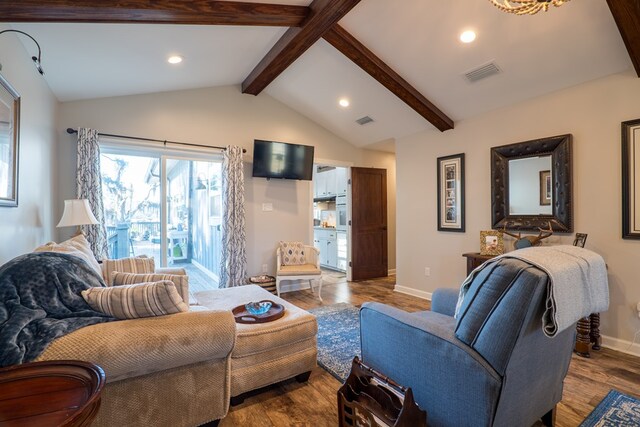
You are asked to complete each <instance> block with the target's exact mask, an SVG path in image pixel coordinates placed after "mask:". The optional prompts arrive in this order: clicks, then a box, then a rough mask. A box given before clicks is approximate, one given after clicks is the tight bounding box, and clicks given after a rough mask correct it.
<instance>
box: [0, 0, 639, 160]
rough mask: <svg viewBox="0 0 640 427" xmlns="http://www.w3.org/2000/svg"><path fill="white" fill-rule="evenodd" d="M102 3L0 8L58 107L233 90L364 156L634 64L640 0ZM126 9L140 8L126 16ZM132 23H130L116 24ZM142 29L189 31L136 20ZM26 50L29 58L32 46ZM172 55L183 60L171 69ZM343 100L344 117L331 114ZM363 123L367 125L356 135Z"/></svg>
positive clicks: (10, 0)
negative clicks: (295, 114)
mask: <svg viewBox="0 0 640 427" xmlns="http://www.w3.org/2000/svg"><path fill="white" fill-rule="evenodd" d="M99 3H100V2H98V1H97V0H81V1H76V2H71V1H64V0H45V1H35V0H6V1H5V0H3V2H2V3H1V4H0V16H4V17H8V18H4V19H3V20H5V21H7V22H8V23H9V24H10V26H11V28H14V29H19V30H23V31H26V32H28V33H29V34H31V35H32V36H34V37H35V38H36V39H37V40H38V41H39V42H40V44H41V46H42V51H43V57H42V65H43V67H44V69H45V76H44V77H45V79H46V80H47V82H48V84H49V86H50V87H51V89H52V90H53V92H54V93H55V94H56V96H57V97H58V98H59V99H60V100H61V101H72V100H79V99H90V98H97V97H106V96H118V95H129V94H139V93H151V92H163V91H171V90H179V89H191V88H200V87H209V86H219V85H239V86H241V87H242V88H243V91H244V92H246V93H250V94H258V96H260V95H259V94H260V93H261V92H265V93H267V94H269V95H271V96H272V97H274V98H276V99H278V100H280V101H281V102H283V103H285V104H287V105H289V106H290V107H292V108H294V109H296V110H297V111H299V112H300V113H302V114H304V115H306V116H307V117H309V118H311V119H312V120H314V121H316V122H318V123H319V124H321V125H323V126H324V127H326V128H328V129H329V130H331V131H333V132H334V133H336V134H337V135H339V136H341V137H343V138H344V139H346V140H347V141H349V142H351V143H352V144H354V145H357V146H368V147H372V148H382V149H388V148H389V147H390V146H391V145H390V144H389V143H388V141H390V140H393V139H394V138H398V137H401V136H405V135H408V134H412V133H415V132H419V131H422V130H425V129H435V128H438V129H440V130H446V129H448V128H451V127H452V126H455V122H457V121H460V120H464V119H467V118H470V117H473V116H475V115H478V114H481V113H482V112H485V111H489V110H492V109H496V108H500V107H504V106H508V105H511V104H514V103H517V102H520V101H523V100H526V99H530V98H533V97H536V96H540V95H543V94H546V93H550V92H553V91H556V90H559V89H562V88H564V87H569V86H573V85H576V84H579V83H582V82H585V81H588V80H592V79H596V78H599V77H603V76H606V75H609V74H613V73H618V72H622V71H624V70H627V69H629V68H631V67H632V66H633V65H634V64H635V62H634V63H632V60H631V59H630V58H632V59H633V61H639V60H640V51H637V52H636V51H634V49H638V46H640V44H639V41H638V34H639V33H640V32H639V30H638V28H639V26H638V25H637V24H638V19H640V3H639V2H638V0H608V3H609V5H608V4H607V2H605V1H604V0H589V1H586V0H575V1H571V2H569V3H567V4H565V5H563V6H562V7H560V8H553V9H552V10H550V11H549V12H547V13H538V14H537V15H534V16H514V15H510V14H506V13H503V12H501V11H499V10H497V9H496V8H494V7H493V6H491V4H490V3H489V2H488V1H485V0H475V1H473V2H472V1H464V2H461V1H456V2H453V1H439V0H403V1H402V2H396V1H388V0H361V1H358V0H315V1H313V2H310V1H309V0H281V1H280V2H279V3H281V4H282V5H287V6H291V7H281V6H273V5H270V4H268V2H267V1H264V0H254V3H260V4H261V5H255V4H254V5H247V4H243V3H236V2H213V1H200V2H184V4H180V3H179V2H175V1H173V2H170V1H168V0H158V1H155V2H151V1H146V0H129V1H120V2H115V5H114V4H113V3H111V4H110V6H109V7H105V6H104V4H105V3H102V5H103V7H102V9H96V8H95V7H93V6H95V5H96V4H99ZM132 4H135V5H136V6H137V7H138V8H140V5H144V4H148V6H149V8H150V9H146V10H145V9H143V8H142V9H139V10H138V12H139V13H136V14H131V13H123V11H124V10H126V7H127V6H129V7H130V6H131V5H132ZM176 4H177V5H178V6H175V5H176ZM65 5H66V6H65ZM306 6H310V7H309V8H307V7H306ZM609 6H610V7H609ZM92 7H93V8H92ZM163 7H167V8H169V9H170V10H169V11H167V10H162V8H163ZM198 8H200V9H198ZM203 8H204V9H203ZM205 10H206V11H207V13H204V11H205ZM128 12H130V10H129V11H128ZM169 12H171V13H169ZM276 12H277V13H276ZM612 12H613V16H612ZM305 16H306V18H305ZM614 16H615V17H616V19H615V20H614ZM131 19H134V20H137V21H138V23H113V22H129V21H130V20H131ZM634 19H635V20H634ZM150 20H151V21H154V22H174V21H176V20H177V21H178V22H188V23H189V25H173V24H171V23H162V24H160V23H154V24H148V23H140V21H142V22H145V21H150ZM20 21H22V22H20ZM30 21H31V22H30ZM39 21H63V22H39ZM82 21H90V22H91V23H86V22H82ZM95 21H105V22H109V23H95ZM194 24H198V25H194ZM203 24H216V25H203ZM220 24H234V25H220ZM237 24H240V25H239V26H238V25H237ZM248 24H260V25H259V26H253V25H248ZM616 24H617V25H618V27H619V28H618V27H617V26H616ZM289 26H292V27H290V28H289ZM467 29H472V30H474V31H475V32H476V33H477V39H476V41H475V42H474V43H471V44H463V43H461V42H460V41H459V40H458V36H459V34H460V33H461V32H462V31H464V30H467ZM621 33H622V35H623V36H624V41H623V37H621ZM23 43H24V45H25V48H26V49H27V50H28V51H29V52H30V53H32V52H33V50H34V49H33V45H31V44H30V43H29V41H28V40H24V41H23ZM625 43H626V48H625ZM634 52H636V53H634ZM172 54H176V55H181V56H183V57H184V61H183V62H182V63H181V64H179V65H177V66H172V65H170V64H168V63H167V62H166V59H167V57H168V56H169V55H172ZM0 60H1V58H0ZM488 62H494V63H495V64H496V65H497V66H498V67H499V69H500V70H501V72H500V73H499V74H496V75H494V76H491V77H488V78H486V79H483V80H480V81H477V82H475V83H470V82H469V81H468V80H467V79H466V78H465V76H464V74H465V73H466V72H468V71H470V70H472V69H474V68H476V67H478V66H481V65H484V64H487V63H488ZM639 63H640V62H639ZM635 65H637V64H635ZM639 71H640V70H639ZM245 96H252V95H249V94H247V95H245ZM342 97H345V98H348V99H349V100H350V102H351V105H350V106H349V107H348V108H342V107H339V106H338V103H337V102H338V99H339V98H342ZM363 116H370V117H371V118H373V120H374V121H373V122H372V123H369V124H366V125H364V126H361V125H359V124H357V123H356V122H355V121H356V120H357V119H359V118H361V117H363Z"/></svg>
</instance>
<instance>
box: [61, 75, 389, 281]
mask: <svg viewBox="0 0 640 427" xmlns="http://www.w3.org/2000/svg"><path fill="white" fill-rule="evenodd" d="M58 123H59V129H60V134H59V138H60V150H59V156H58V161H59V164H60V168H61V174H60V177H59V181H58V185H59V186H60V188H61V191H62V195H61V196H60V197H61V198H69V197H73V196H74V191H75V187H74V185H73V183H74V177H75V161H76V160H75V151H74V150H75V146H76V144H75V138H74V137H72V136H69V135H67V134H66V133H65V132H64V131H63V129H66V128H67V127H72V128H77V127H91V128H94V129H97V130H98V131H101V132H105V133H116V134H125V135H135V136H144V137H149V138H159V139H167V140H178V141H186V142H192V143H196V144H205V145H221V146H224V145H227V144H233V145H239V146H242V147H244V148H246V149H247V154H246V155H245V161H246V165H245V181H246V186H245V191H246V218H247V246H248V273H249V274H259V273H261V267H262V264H267V265H268V267H269V271H270V272H271V273H273V272H274V271H275V246H276V244H277V242H278V241H279V240H301V241H304V242H308V243H309V244H311V243H312V241H313V236H312V228H311V226H312V204H313V202H312V200H313V198H312V188H311V182H310V181H300V182H297V181H287V180H270V181H267V180H266V179H263V178H252V177H251V164H250V162H251V159H252V149H253V140H254V139H266V140H275V141H284V142H292V143H297V144H306V145H313V146H315V156H316V157H317V158H320V159H327V160H335V161H339V162H353V163H354V165H356V166H359V165H362V166H373V167H386V168H394V167H395V161H394V160H395V159H394V155H393V154H391V155H390V154H389V153H383V152H377V151H370V150H361V149H358V148H356V147H354V146H352V145H351V144H349V143H348V142H346V141H344V140H343V139H341V138H339V137H337V136H336V135H334V134H332V133H331V132H329V131H327V130H326V129H324V128H323V127H321V126H319V125H317V124H316V123H315V122H313V121H311V120H309V119H308V118H306V117H304V116H302V115H300V114H299V113H297V112H296V111H294V110H292V109H290V108H289V107H287V106H286V105H284V104H282V103H280V102H278V101H276V100H275V99H273V98H271V97H270V96H268V95H266V94H261V95H260V96H257V97H254V96H250V95H243V94H242V93H241V92H240V88H239V87H235V86H229V87H217V88H208V89H197V90H185V91H176V92H164V93H155V94H148V95H134V96H124V97H114V98H102V99H94V100H86V101H76V102H67V103H63V104H61V110H60V119H59V122H58ZM390 174H391V173H390ZM390 181H392V180H390ZM388 191H389V196H390V197H389V199H390V200H393V201H395V185H394V186H391V184H390V185H389V187H388ZM262 203H272V204H273V211H272V212H263V211H262ZM60 210H61V207H60ZM390 211H394V212H395V205H393V206H390ZM394 230H395V228H394ZM389 241H390V247H389V251H390V260H391V259H393V260H395V246H393V247H392V246H391V242H392V241H393V242H395V236H393V237H392V238H390V239H389ZM391 254H392V255H391ZM390 268H395V264H391V263H390Z"/></svg>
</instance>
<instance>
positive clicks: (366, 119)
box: [356, 116, 373, 125]
mask: <svg viewBox="0 0 640 427" xmlns="http://www.w3.org/2000/svg"><path fill="white" fill-rule="evenodd" d="M372 121H373V119H372V118H371V117H369V116H364V117H361V118H359V119H358V120H356V123H357V124H359V125H366V124H367V123H371V122H372Z"/></svg>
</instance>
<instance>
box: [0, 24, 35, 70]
mask: <svg viewBox="0 0 640 427" xmlns="http://www.w3.org/2000/svg"><path fill="white" fill-rule="evenodd" d="M4 33H19V34H24V35H25V36H27V37H29V38H30V39H31V40H33V42H34V43H35V44H36V46H37V48H38V56H32V57H31V59H32V60H33V63H34V64H35V65H36V70H38V72H39V73H40V75H44V70H43V69H42V64H41V61H40V59H41V58H42V50H41V49H40V44H39V43H38V42H37V41H36V39H34V38H33V37H31V36H30V35H29V34H27V33H25V32H24V31H19V30H3V31H0V34H4Z"/></svg>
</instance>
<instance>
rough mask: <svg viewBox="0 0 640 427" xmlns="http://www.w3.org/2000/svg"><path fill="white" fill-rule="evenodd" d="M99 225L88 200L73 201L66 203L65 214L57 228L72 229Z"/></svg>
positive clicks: (66, 201)
mask: <svg viewBox="0 0 640 427" xmlns="http://www.w3.org/2000/svg"><path fill="white" fill-rule="evenodd" d="M86 224H98V220H97V219H96V217H95V216H93V212H91V208H90V207H89V201H88V200H87V199H73V200H65V201H64V212H63V213H62V218H61V219H60V222H59V223H58V225H57V227H71V226H74V225H86Z"/></svg>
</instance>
